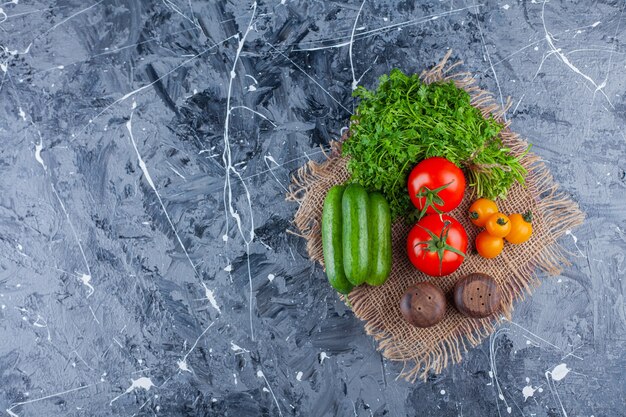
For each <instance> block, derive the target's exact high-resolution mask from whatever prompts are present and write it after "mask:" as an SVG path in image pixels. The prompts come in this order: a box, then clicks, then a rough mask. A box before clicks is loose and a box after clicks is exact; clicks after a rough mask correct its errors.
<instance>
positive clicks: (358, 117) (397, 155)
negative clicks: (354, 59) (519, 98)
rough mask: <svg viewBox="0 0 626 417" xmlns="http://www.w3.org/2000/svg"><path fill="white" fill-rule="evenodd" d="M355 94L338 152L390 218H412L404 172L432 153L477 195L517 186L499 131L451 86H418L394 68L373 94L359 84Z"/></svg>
mask: <svg viewBox="0 0 626 417" xmlns="http://www.w3.org/2000/svg"><path fill="white" fill-rule="evenodd" d="M354 96H355V97H358V98H360V102H359V105H358V107H357V111H356V113H355V115H354V116H353V117H352V123H351V125H350V137H349V139H348V140H346V142H345V143H344V144H343V155H345V156H349V158H350V159H349V161H348V170H349V172H350V173H351V174H352V180H353V181H355V182H358V183H360V184H362V185H363V186H365V187H366V188H369V189H370V190H380V191H382V193H383V194H384V195H385V196H386V198H387V200H388V201H389V204H390V207H391V213H392V216H393V217H394V218H397V217H399V216H409V215H410V214H411V213H412V211H413V210H412V209H413V206H412V204H411V201H410V199H409V196H408V193H407V189H406V182H407V177H408V174H409V173H410V172H411V170H412V169H413V167H414V166H415V164H417V163H418V162H420V161H421V160H423V159H426V158H430V157H432V156H441V157H444V158H446V159H448V160H449V161H451V162H453V163H455V164H456V165H458V166H459V167H461V168H462V169H463V170H464V171H465V174H466V177H467V180H468V184H469V185H470V186H472V187H475V189H476V192H477V195H478V196H479V197H487V198H490V199H495V198H497V197H500V198H504V197H506V193H507V190H508V189H509V187H510V186H511V185H512V184H513V183H514V182H515V181H518V182H519V183H521V184H523V183H524V176H525V175H526V170H525V169H524V167H523V166H522V165H521V164H520V161H519V157H516V156H514V155H512V154H511V152H510V150H509V149H507V148H505V147H504V146H503V144H502V141H501V139H500V138H499V136H498V133H499V132H500V131H501V130H502V129H503V127H504V126H503V125H502V124H501V123H499V122H497V121H496V120H494V119H493V117H489V118H488V119H485V118H484V117H483V116H482V114H481V113H480V111H479V110H478V109H477V108H475V107H473V106H472V105H471V104H470V96H469V94H468V93H467V92H466V91H465V90H463V89H460V88H457V87H456V86H455V85H454V83H453V82H447V83H432V84H424V83H422V82H421V81H420V79H419V77H418V76H417V75H411V76H407V75H405V74H404V73H403V72H402V71H400V70H398V69H394V70H392V71H391V73H390V74H389V75H383V76H382V77H380V83H379V86H378V88H377V89H376V90H374V91H370V90H367V89H366V88H364V87H361V86H359V87H358V88H357V89H356V90H355V92H354Z"/></svg>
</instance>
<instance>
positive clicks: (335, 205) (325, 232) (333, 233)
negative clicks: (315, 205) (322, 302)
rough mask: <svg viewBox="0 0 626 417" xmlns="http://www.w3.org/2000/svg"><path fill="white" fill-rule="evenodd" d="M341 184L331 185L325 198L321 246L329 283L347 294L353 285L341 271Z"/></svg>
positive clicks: (342, 189)
mask: <svg viewBox="0 0 626 417" xmlns="http://www.w3.org/2000/svg"><path fill="white" fill-rule="evenodd" d="M344 188H345V187H343V186H340V185H336V186H334V187H332V188H331V189H330V190H329V191H328V194H326V199H324V210H323V212H322V248H323V250H324V265H325V266H326V276H327V277H328V282H330V285H331V286H332V287H333V288H334V289H335V290H337V291H338V292H340V293H342V294H348V293H349V292H350V291H351V290H352V287H353V285H352V284H351V283H350V281H348V280H347V279H346V274H345V272H344V271H343V243H342V240H341V235H342V229H341V227H342V226H341V224H342V221H341V217H342V216H341V198H342V196H343V191H344Z"/></svg>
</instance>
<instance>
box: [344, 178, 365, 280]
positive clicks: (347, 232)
mask: <svg viewBox="0 0 626 417" xmlns="http://www.w3.org/2000/svg"><path fill="white" fill-rule="evenodd" d="M341 209H342V213H343V225H342V230H343V233H342V240H343V270H344V271H345V273H346V278H347V279H348V281H350V282H351V283H352V284H353V285H361V284H363V283H364V282H365V279H366V278H367V275H368V272H369V233H368V224H367V223H368V217H369V197H368V195H367V191H365V188H363V187H362V186H361V185H358V184H350V185H348V186H347V187H346V189H345V190H344V192H343V198H342V199H341Z"/></svg>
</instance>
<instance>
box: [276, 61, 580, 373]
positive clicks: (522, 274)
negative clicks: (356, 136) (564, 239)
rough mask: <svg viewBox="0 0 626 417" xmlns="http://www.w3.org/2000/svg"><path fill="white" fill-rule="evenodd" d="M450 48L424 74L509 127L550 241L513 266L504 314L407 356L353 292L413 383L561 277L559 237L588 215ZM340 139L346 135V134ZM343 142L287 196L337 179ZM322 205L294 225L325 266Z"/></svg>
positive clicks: (361, 313) (359, 309) (361, 312)
mask: <svg viewBox="0 0 626 417" xmlns="http://www.w3.org/2000/svg"><path fill="white" fill-rule="evenodd" d="M451 53H452V51H448V53H447V54H446V55H445V56H444V58H443V59H442V60H441V62H440V63H439V64H438V65H436V66H435V67H433V68H432V69H430V70H427V71H424V72H422V74H420V78H421V79H422V80H423V81H424V82H426V83H431V82H437V81H450V80H452V81H454V83H455V85H456V86H457V87H459V88H463V89H464V90H466V91H467V92H468V93H469V94H470V96H471V104H472V105H473V106H475V107H476V108H478V109H479V110H480V111H481V113H482V114H483V116H485V117H488V116H489V115H491V116H493V117H494V118H495V119H496V120H498V121H499V122H501V123H503V124H504V125H505V128H504V129H503V130H502V132H501V133H500V136H501V138H502V141H503V143H504V145H505V146H507V147H509V148H510V149H511V151H512V152H513V153H514V154H516V155H523V156H521V163H522V165H523V166H524V167H525V168H526V169H527V171H528V175H527V177H526V187H527V188H528V189H529V191H530V192H531V194H532V195H533V196H535V198H536V199H537V201H536V210H540V211H541V212H542V215H543V218H544V220H545V224H546V226H547V230H548V241H547V242H545V246H544V247H543V248H542V250H541V251H539V252H537V253H536V254H534V257H533V259H531V260H530V261H529V262H528V263H526V265H524V266H523V267H521V268H519V267H518V268H517V269H515V268H513V269H512V271H513V275H512V277H511V279H510V283H509V285H508V286H507V288H503V289H502V290H503V291H502V292H503V297H504V299H505V302H504V303H503V306H504V308H503V311H502V315H500V316H499V317H497V318H495V319H483V320H467V321H465V322H463V323H462V325H461V326H459V327H458V328H457V329H456V331H455V332H453V333H450V334H448V335H446V337H443V338H442V339H441V340H439V342H438V343H436V345H435V346H434V348H433V347H431V348H430V350H426V349H420V348H416V351H415V352H413V353H412V354H411V357H410V359H407V352H406V351H405V350H403V349H402V348H401V347H400V346H397V344H396V343H395V340H394V338H393V337H392V335H391V334H389V333H388V332H387V331H386V330H384V329H382V327H383V326H382V325H381V324H382V323H379V317H378V315H377V311H376V310H375V309H374V308H371V307H370V305H369V304H368V303H367V293H366V292H364V291H361V292H359V291H357V290H355V291H353V292H352V293H351V294H350V296H349V301H350V304H351V305H352V308H353V310H354V312H355V314H356V315H357V317H359V318H360V319H362V320H364V321H365V330H366V332H367V333H368V334H369V335H371V336H372V337H373V338H374V339H375V340H376V341H378V343H379V345H378V349H379V350H381V351H382V354H383V356H385V357H386V358H388V359H390V360H395V361H402V362H404V366H403V368H402V371H401V373H400V374H399V375H398V378H405V379H406V380H409V381H411V382H414V381H415V380H416V379H417V378H418V377H419V378H421V379H423V380H426V378H427V377H428V374H429V373H430V372H431V371H432V372H434V373H435V374H438V373H441V371H442V370H443V369H445V368H446V367H447V366H448V364H450V363H452V364H455V363H458V362H460V361H461V359H462V354H463V352H466V351H467V350H468V348H469V347H475V346H477V345H478V344H480V343H481V342H482V340H483V339H484V338H485V337H487V336H489V335H490V334H491V333H493V332H494V331H495V326H496V325H497V324H498V323H499V322H501V321H502V320H503V319H505V318H506V319H510V318H511V313H512V310H513V302H514V301H518V300H521V299H523V298H524V296H525V294H528V295H530V294H531V293H532V290H533V289H534V288H536V287H537V286H538V285H539V283H540V282H539V279H538V272H539V271H544V272H546V273H548V274H550V275H557V274H559V273H560V272H561V271H562V265H569V262H568V260H567V258H566V256H565V252H564V250H563V249H562V248H561V247H560V246H559V244H558V243H557V241H556V239H558V238H559V237H560V236H562V235H563V234H564V233H565V232H566V231H567V230H570V229H572V228H574V227H576V226H578V225H580V224H581V223H582V222H583V219H584V214H583V213H582V212H581V211H580V209H579V208H578V205H577V204H576V203H575V202H574V201H572V200H571V199H570V198H569V197H568V196H567V195H566V194H565V193H564V192H562V191H560V190H559V187H558V185H557V184H556V183H555V182H554V180H553V177H552V175H551V174H550V172H549V170H548V169H547V167H546V166H545V164H544V163H543V162H542V161H541V159H540V157H539V156H537V155H535V154H533V153H531V152H526V151H527V149H528V144H527V143H526V142H525V141H524V140H522V139H521V138H520V137H519V135H517V134H516V133H515V132H513V131H511V130H510V128H509V122H507V121H506V120H505V119H504V114H505V112H506V111H507V110H508V108H509V107H510V101H508V102H507V105H506V106H505V107H504V108H502V107H501V106H500V105H499V104H498V103H497V102H496V100H495V98H494V96H493V94H492V93H490V92H488V91H486V90H482V89H481V88H479V87H478V86H477V85H476V80H475V79H474V78H473V76H472V74H471V73H468V72H453V70H454V69H456V68H457V67H458V66H460V65H462V62H460V61H459V62H456V63H454V64H448V60H449V58H450V55H451ZM342 139H345V137H344V138H342ZM340 155H341V143H340V142H333V143H331V149H330V154H329V155H326V156H327V159H326V160H325V161H323V162H321V163H316V162H314V161H310V162H308V163H307V164H306V165H304V166H303V167H301V168H300V169H299V170H298V171H297V173H296V174H295V175H294V176H293V178H292V184H291V185H290V188H289V193H288V195H287V200H289V201H295V202H298V203H300V204H301V203H302V202H303V201H304V199H305V197H306V193H307V191H308V189H309V187H310V186H311V185H312V184H315V183H317V182H319V181H326V182H329V183H334V182H333V181H332V180H330V179H329V178H328V176H327V175H326V173H328V172H335V170H337V169H341V167H340V165H344V166H345V162H346V160H345V159H344V158H341V157H340ZM321 214H322V207H321V204H320V205H319V207H311V206H308V207H304V208H303V206H302V204H301V206H300V208H299V209H298V211H297V212H296V215H295V217H294V225H295V226H296V228H297V229H298V232H293V233H294V234H297V235H299V236H301V237H303V238H304V239H306V241H307V251H308V254H309V257H310V258H311V260H313V261H317V262H319V263H320V264H322V265H323V262H324V261H323V254H322V246H321V238H320V236H321V225H320V223H319V221H318V220H317V219H320V218H321Z"/></svg>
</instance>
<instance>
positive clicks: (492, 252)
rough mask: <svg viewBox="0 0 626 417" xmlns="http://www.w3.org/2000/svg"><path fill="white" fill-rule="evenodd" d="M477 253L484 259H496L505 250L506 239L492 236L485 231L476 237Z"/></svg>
mask: <svg viewBox="0 0 626 417" xmlns="http://www.w3.org/2000/svg"><path fill="white" fill-rule="evenodd" d="M475 244H476V251H478V254H479V255H480V256H482V257H483V258H495V257H496V256H498V255H500V253H501V252H502V249H503V248H504V239H502V238H501V237H496V236H493V235H490V234H489V233H488V232H487V231H486V230H483V231H482V232H480V233H479V234H478V236H476V242H475Z"/></svg>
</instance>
